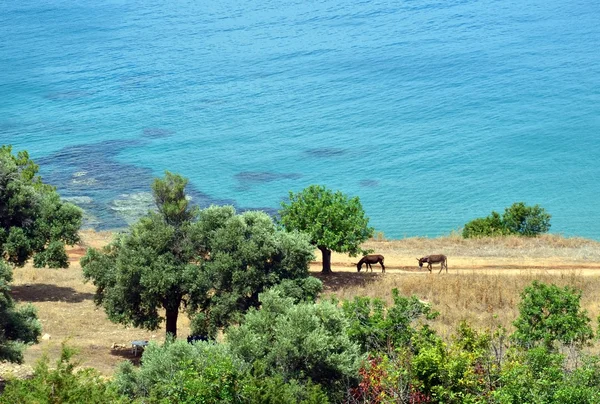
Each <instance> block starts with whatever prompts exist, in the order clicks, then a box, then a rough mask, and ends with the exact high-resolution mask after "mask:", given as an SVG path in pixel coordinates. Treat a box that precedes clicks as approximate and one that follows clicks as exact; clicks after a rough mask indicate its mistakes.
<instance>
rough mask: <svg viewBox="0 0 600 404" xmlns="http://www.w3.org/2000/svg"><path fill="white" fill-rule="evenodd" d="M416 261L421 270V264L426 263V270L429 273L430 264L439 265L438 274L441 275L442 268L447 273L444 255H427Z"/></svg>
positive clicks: (446, 261) (446, 259)
mask: <svg viewBox="0 0 600 404" xmlns="http://www.w3.org/2000/svg"><path fill="white" fill-rule="evenodd" d="M417 261H419V268H423V264H424V263H427V269H429V272H430V273H431V264H441V267H440V272H438V274H441V273H442V269H444V268H446V273H448V257H446V256H445V255H442V254H438V255H428V256H426V257H422V258H417Z"/></svg>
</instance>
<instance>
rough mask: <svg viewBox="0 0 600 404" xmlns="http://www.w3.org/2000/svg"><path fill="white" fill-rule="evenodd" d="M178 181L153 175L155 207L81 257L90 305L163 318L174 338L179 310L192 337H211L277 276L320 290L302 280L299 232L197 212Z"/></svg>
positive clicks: (135, 318) (227, 209) (307, 255)
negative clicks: (91, 289) (92, 292)
mask: <svg viewBox="0 0 600 404" xmlns="http://www.w3.org/2000/svg"><path fill="white" fill-rule="evenodd" d="M186 185H187V180H185V179H183V178H182V177H180V176H177V175H174V174H170V173H167V174H166V176H165V178H164V179H156V180H155V181H154V183H153V186H152V190H153V195H154V199H155V202H156V206H157V212H149V213H148V215H147V216H145V217H143V218H142V219H140V220H139V221H138V222H137V223H135V224H134V225H132V226H131V228H130V231H129V232H128V233H125V234H121V235H119V236H118V237H117V238H116V239H115V240H114V241H113V242H112V243H111V244H109V245H108V246H107V247H105V248H104V249H103V250H101V251H99V250H95V249H90V250H88V252H87V254H86V256H85V257H84V258H83V259H82V260H81V265H82V267H83V271H84V276H85V277H86V279H88V280H91V281H92V282H93V283H94V285H96V287H97V293H96V298H95V299H96V303H97V304H99V305H102V306H103V307H104V309H105V310H106V313H107V314H108V317H109V318H110V319H111V320H112V321H115V322H120V323H124V324H133V325H135V326H137V327H143V328H146V329H150V330H154V329H157V328H158V327H159V326H160V324H161V322H162V321H165V320H166V332H167V333H169V334H172V335H176V334H177V318H178V315H179V311H180V309H182V308H183V309H185V311H186V312H187V313H188V315H189V316H190V318H192V322H193V332H194V333H195V334H196V335H202V336H208V337H214V336H215V335H216V333H217V330H218V329H219V328H221V327H224V326H227V325H229V324H231V323H235V322H238V321H239V320H240V319H241V317H242V315H243V313H244V312H246V311H247V310H248V309H249V308H250V307H256V306H258V304H259V301H258V295H259V293H260V292H262V291H263V290H265V289H266V288H268V287H270V286H273V285H276V284H278V283H279V282H281V281H282V280H284V279H290V280H298V282H299V283H298V285H306V287H307V288H309V289H310V288H312V289H311V290H309V291H307V293H312V294H313V295H314V294H315V293H318V291H320V287H319V286H318V285H317V288H318V291H315V290H314V288H315V285H314V283H310V282H309V283H306V282H305V281H304V279H305V278H306V277H307V276H308V265H309V263H310V261H311V260H312V258H313V249H312V247H311V245H310V244H309V242H308V240H307V238H306V237H305V236H304V235H302V234H299V233H297V232H293V233H287V232H283V231H279V230H277V229H276V226H275V224H274V222H273V220H272V219H271V217H269V216H268V215H267V214H266V213H263V212H245V213H243V214H241V215H238V214H236V212H235V209H234V208H233V207H231V206H221V207H216V206H213V207H209V208H207V209H204V210H198V209H197V208H195V207H193V206H190V204H189V201H188V198H186V195H185V186H186ZM159 309H164V310H165V317H164V318H163V317H162V315H161V314H160V312H159Z"/></svg>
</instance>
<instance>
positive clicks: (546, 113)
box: [0, 0, 600, 240]
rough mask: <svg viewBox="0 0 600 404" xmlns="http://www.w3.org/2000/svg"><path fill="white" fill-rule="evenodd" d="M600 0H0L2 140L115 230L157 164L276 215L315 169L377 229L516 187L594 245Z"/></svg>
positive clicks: (403, 228)
mask: <svg viewBox="0 0 600 404" xmlns="http://www.w3.org/2000/svg"><path fill="white" fill-rule="evenodd" d="M599 21H600V2H598V1H594V0H569V1H564V0H560V1H558V0H398V1H361V0H357V1H342V0H302V1H298V0H281V1H273V0H262V1H254V0H249V1H232V0H221V1H190V0H168V1H167V0H156V1H144V0H138V1H126V0H94V1H89V0H19V1H14V0H0V144H10V145H12V146H13V151H15V152H16V151H19V150H27V151H28V152H29V155H30V157H31V158H32V159H34V161H36V163H38V164H39V165H40V173H41V175H42V177H43V179H44V181H46V182H48V183H51V184H53V185H55V186H56V187H57V189H58V191H59V193H60V194H61V196H62V197H63V198H64V199H65V200H69V201H72V202H74V203H76V204H77V205H79V206H81V207H82V208H83V209H84V210H85V217H86V221H85V225H86V226H87V227H92V228H95V229H98V230H104V229H123V228H126V227H127V226H128V225H130V224H131V223H133V222H135V221H136V220H137V219H138V218H139V217H140V216H141V215H144V214H145V213H147V212H148V210H149V209H152V206H153V201H152V196H151V193H150V185H151V183H152V180H153V179H154V178H156V177H161V176H163V175H164V173H165V171H170V172H173V173H178V174H181V175H182V176H184V177H186V178H188V179H189V186H188V192H189V194H190V196H191V198H192V201H193V202H194V203H195V204H197V205H198V206H200V207H202V208H203V207H207V206H209V205H211V204H231V205H234V206H235V207H236V209H238V210H239V211H240V212H241V211H245V210H252V209H262V210H265V211H267V212H269V213H271V214H276V213H277V211H278V209H279V208H280V206H281V202H282V201H285V200H287V198H288V197H289V192H290V191H292V192H299V191H301V190H302V189H303V188H305V187H307V186H309V185H311V184H321V185H324V186H326V187H328V188H329V189H331V190H334V191H336V190H339V191H342V192H343V193H344V194H346V195H348V196H349V197H354V196H358V197H359V198H360V201H361V203H362V205H363V208H364V210H365V213H366V215H367V216H368V217H369V218H370V222H369V223H370V225H371V226H373V227H374V228H375V229H376V231H378V232H381V233H380V236H381V235H383V236H384V237H386V238H404V237H415V236H420V237H437V236H442V235H448V234H451V233H453V232H457V231H460V229H461V227H462V226H463V225H464V224H465V223H466V222H468V221H470V220H472V219H474V218H477V217H482V216H487V215H488V214H490V213H491V212H492V211H497V212H500V213H502V212H503V211H504V209H505V208H506V207H508V206H510V205H511V204H513V203H514V202H525V203H527V204H528V205H536V204H539V205H540V206H542V207H543V208H544V209H546V211H547V212H548V213H550V214H551V215H552V219H551V224H552V227H551V233H556V234H561V235H564V236H567V237H571V236H581V237H586V238H591V239H595V240H600V201H599V199H600V23H599Z"/></svg>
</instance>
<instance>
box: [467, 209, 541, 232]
mask: <svg viewBox="0 0 600 404" xmlns="http://www.w3.org/2000/svg"><path fill="white" fill-rule="evenodd" d="M550 218H551V216H550V215H549V214H548V213H546V210H545V209H544V208H542V207H540V206H539V205H535V206H527V205H526V204H525V203H523V202H516V203H513V204H512V205H511V206H509V207H508V208H506V209H505V210H504V214H503V215H500V214H499V213H497V212H492V213H491V214H490V215H489V216H487V217H484V218H477V219H474V220H471V221H470V222H468V223H467V224H465V226H464V228H463V232H462V235H463V237H464V238H474V237H496V236H505V235H511V234H514V235H519V236H528V237H532V236H537V235H538V234H542V233H547V232H548V230H550Z"/></svg>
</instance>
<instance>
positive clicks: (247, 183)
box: [234, 171, 302, 190]
mask: <svg viewBox="0 0 600 404" xmlns="http://www.w3.org/2000/svg"><path fill="white" fill-rule="evenodd" d="M301 177H302V174H299V173H274V172H270V171H242V172H239V173H237V174H236V175H235V176H234V178H235V179H236V180H237V181H238V182H239V187H238V188H239V189H241V190H246V189H249V188H250V187H253V186H256V185H260V184H266V183H268V182H273V181H280V180H297V179H299V178H301Z"/></svg>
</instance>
